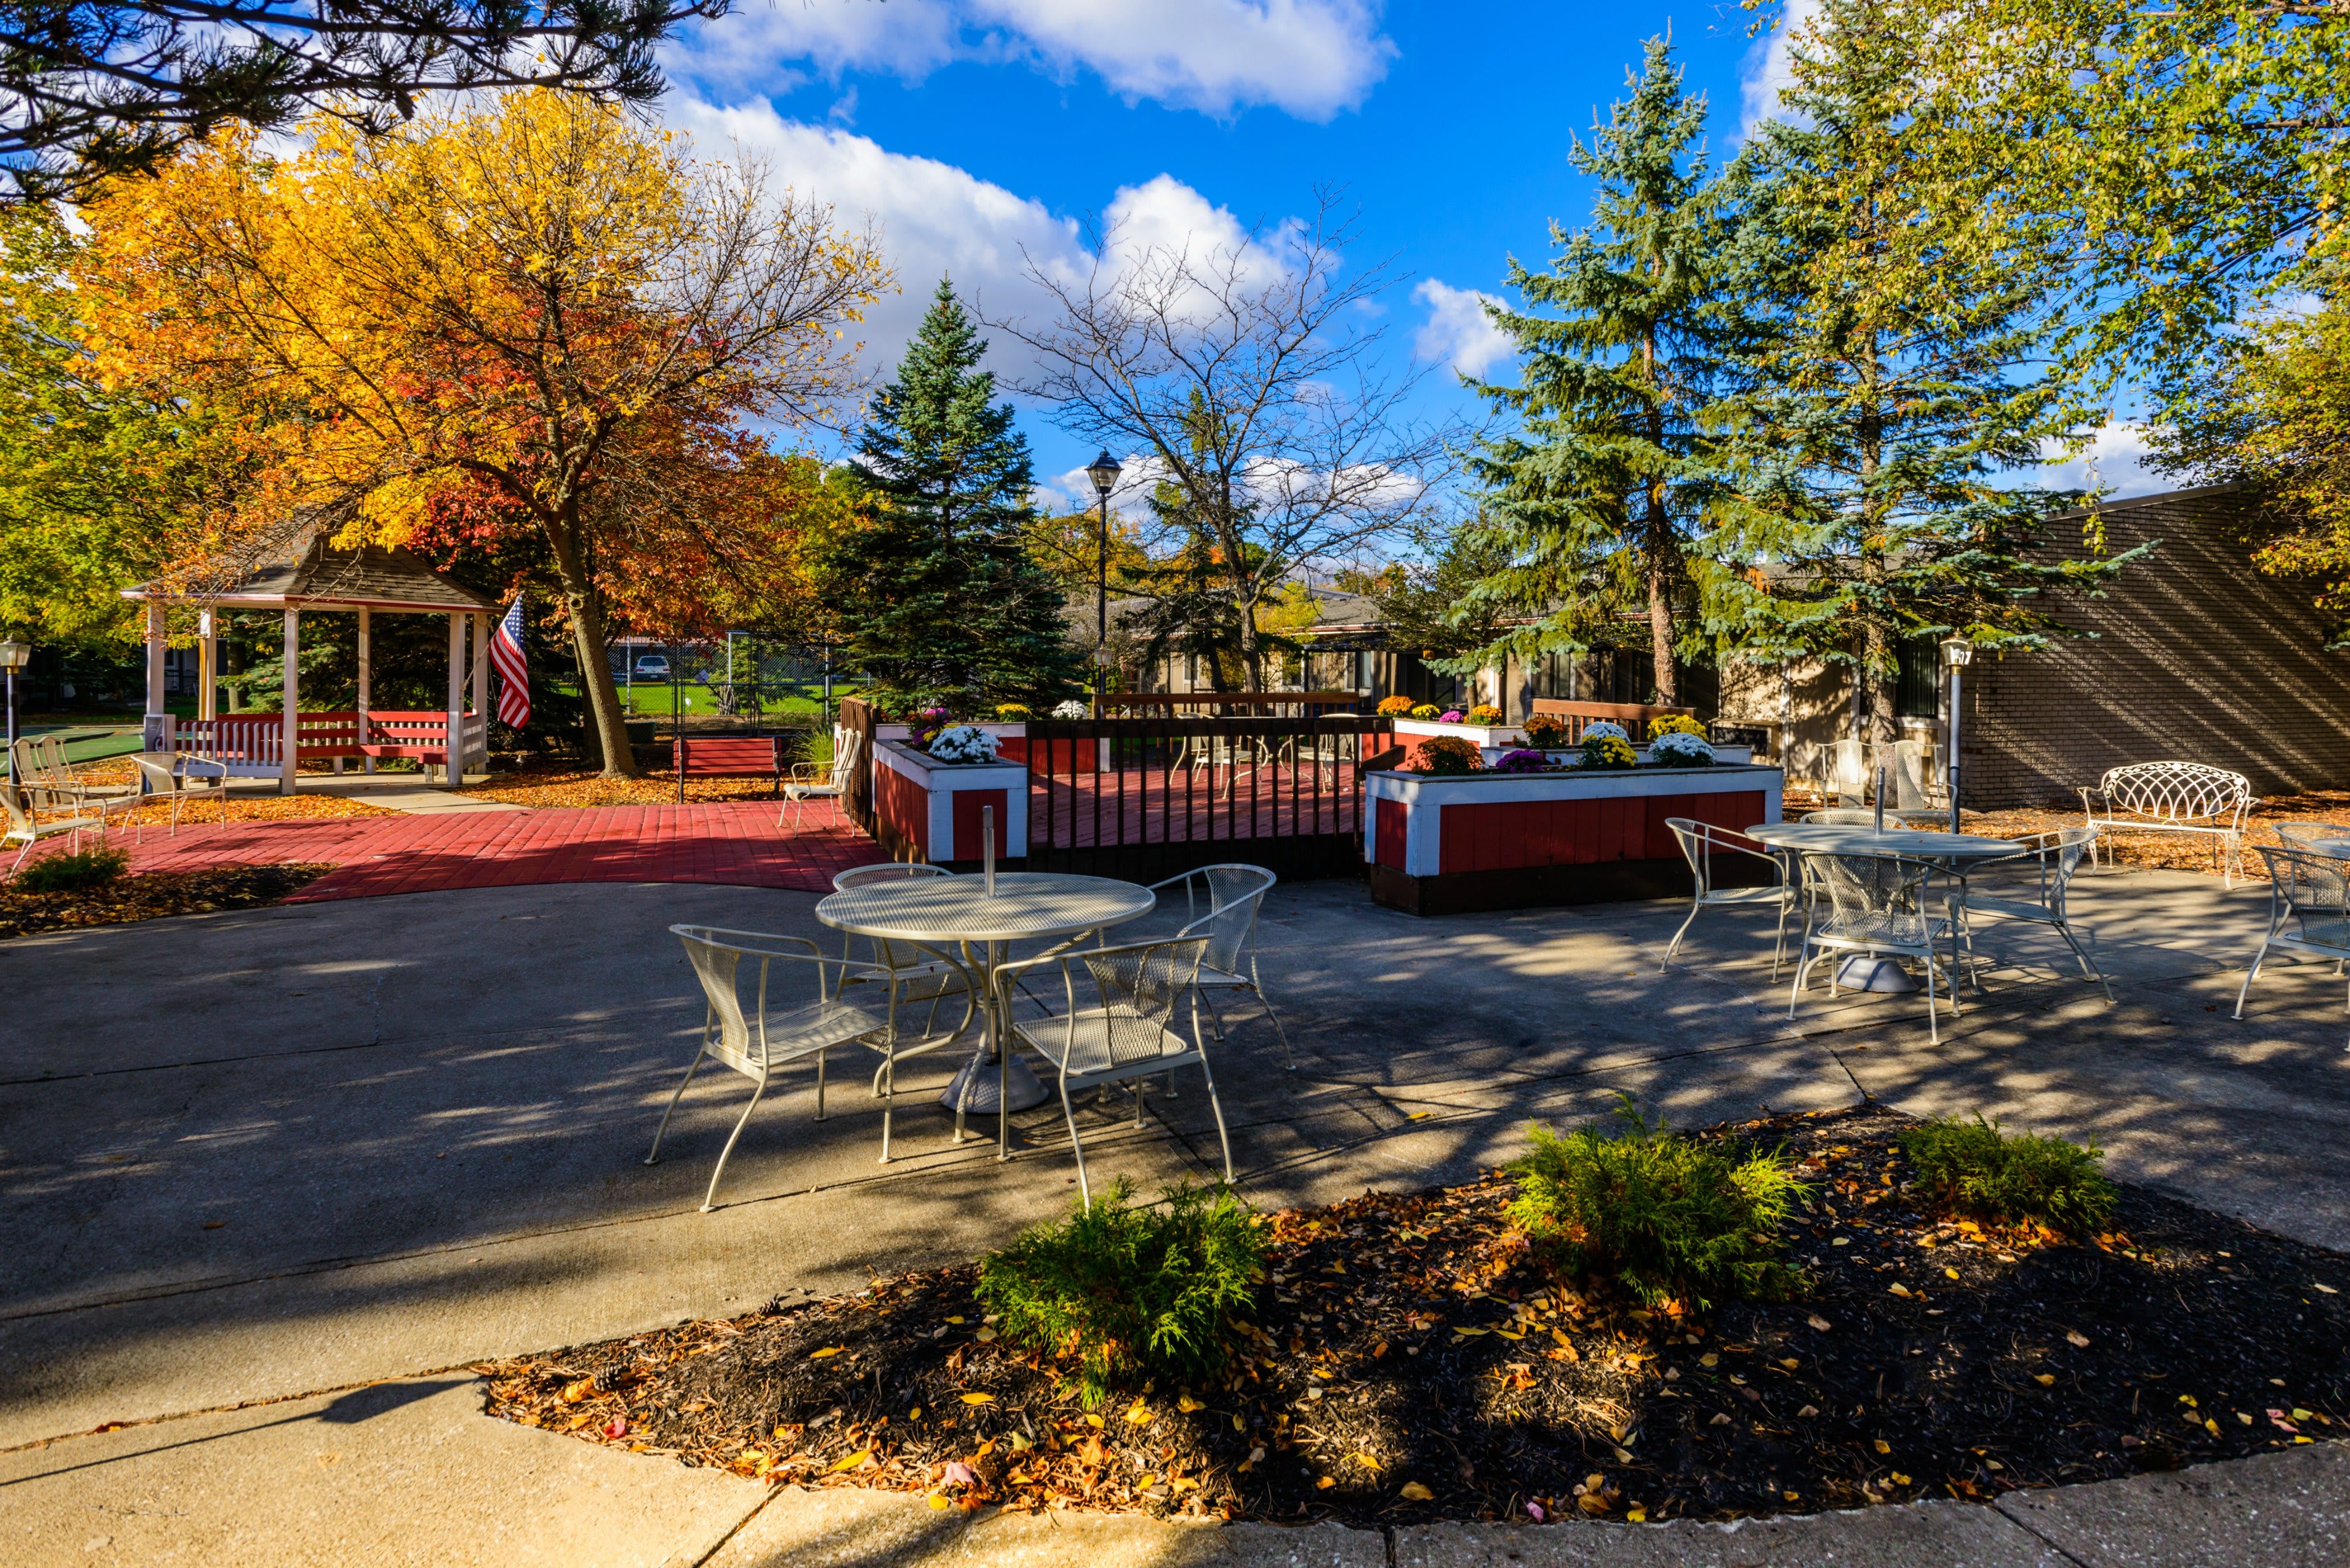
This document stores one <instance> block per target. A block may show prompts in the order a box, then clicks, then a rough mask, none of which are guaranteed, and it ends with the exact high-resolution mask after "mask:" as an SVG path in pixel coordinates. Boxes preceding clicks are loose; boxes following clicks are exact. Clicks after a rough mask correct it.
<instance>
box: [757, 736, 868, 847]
mask: <svg viewBox="0 0 2350 1568" xmlns="http://www.w3.org/2000/svg"><path fill="white" fill-rule="evenodd" d="M834 734H835V735H836V736H837V739H836V741H835V742H834V744H833V748H832V761H831V762H830V763H793V764H792V771H791V772H790V773H788V774H785V775H784V804H783V805H782V806H780V807H779V808H777V810H776V812H775V826H777V827H781V826H784V819H785V816H786V815H789V817H790V818H791V825H792V826H794V827H797V826H799V822H800V816H801V814H802V813H804V812H805V811H806V809H807V803H808V802H810V801H812V800H841V799H843V798H845V797H846V796H847V794H848V781H849V779H850V778H851V777H852V776H853V775H854V774H855V773H856V771H857V747H858V741H859V738H860V737H859V736H858V732H856V731H855V730H837V731H835V732H834Z"/></svg>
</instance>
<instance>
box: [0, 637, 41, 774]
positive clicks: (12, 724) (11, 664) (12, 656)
mask: <svg viewBox="0 0 2350 1568" xmlns="http://www.w3.org/2000/svg"><path fill="white" fill-rule="evenodd" d="M32 658H33V649H32V645H31V644H30V643H24V642H18V641H17V640H16V639H14V638H10V639H8V640H7V641H5V642H0V670H6V671H7V672H8V782H9V783H10V784H15V783H16V671H18V670H22V669H24V668H25V666H26V664H28V663H30V662H31V660H32Z"/></svg>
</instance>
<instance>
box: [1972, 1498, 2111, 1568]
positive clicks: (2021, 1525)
mask: <svg viewBox="0 0 2350 1568" xmlns="http://www.w3.org/2000/svg"><path fill="white" fill-rule="evenodd" d="M1991 1508H1992V1510H1993V1511H1996V1512H1997V1513H1998V1514H1999V1516H2000V1517H2001V1518H2002V1519H2004V1520H2006V1521H2008V1522H2009V1523H2010V1524H2012V1525H2013V1526H2015V1527H2016V1528H2017V1529H2018V1530H2021V1531H2022V1532H2023V1533H2024V1534H2026V1535H2029V1536H2030V1537H2032V1539H2033V1540H2034V1541H2037V1542H2040V1544H2041V1545H2043V1546H2045V1547H2046V1548H2048V1550H2049V1551H2051V1552H2054V1553H2056V1555H2057V1556H2059V1557H2062V1558H2063V1559H2064V1561H2065V1562H2067V1563H2072V1564H2073V1568H2089V1564H2088V1563H2087V1562H2086V1560H2085V1559H2083V1558H2079V1557H2075V1556H2074V1555H2073V1554H2072V1553H2071V1552H2067V1551H2065V1550H2064V1547H2062V1546H2060V1545H2058V1544H2057V1543H2056V1542H2054V1541H2053V1540H2051V1539H2049V1537H2048V1536H2047V1535H2045V1534H2043V1533H2042V1532H2040V1531H2038V1530H2035V1529H2033V1526H2032V1521H2030V1520H2027V1519H2024V1518H2022V1516H2021V1515H2018V1514H2013V1513H2010V1512H2009V1511H2008V1510H2007V1500H2006V1499H2005V1498H2000V1499H1997V1500H1996V1501H1993V1502H1992V1503H1991Z"/></svg>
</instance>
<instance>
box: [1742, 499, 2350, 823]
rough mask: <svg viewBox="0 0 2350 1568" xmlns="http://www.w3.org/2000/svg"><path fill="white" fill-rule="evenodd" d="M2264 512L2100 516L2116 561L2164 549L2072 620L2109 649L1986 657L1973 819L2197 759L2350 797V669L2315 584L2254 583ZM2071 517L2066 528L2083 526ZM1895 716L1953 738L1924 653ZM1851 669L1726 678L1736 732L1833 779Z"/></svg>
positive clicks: (1968, 776)
mask: <svg viewBox="0 0 2350 1568" xmlns="http://www.w3.org/2000/svg"><path fill="white" fill-rule="evenodd" d="M2247 505H2248V502H2247V499H2246V497H2245V496H2244V494H2243V493H2241V491H2239V490H2237V489H2236V488H2234V487H2233V486H2226V485H2219V486H2210V487H2208V488H2204V489H2199V490H2181V491H2174V492H2171V493H2168V494H2164V495H2147V496H2140V497H2137V498H2135V499H2132V500H2127V501H2117V502H2113V503H2110V504H2107V505H2106V506H2104V507H2102V508H2101V509H2100V511H2101V513H2102V514H2103V519H2104V524H2105V530H2106V547H2107V548H2108V549H2109V550H2111V551H2113V552H2116V553H2119V552H2121V551H2123V550H2127V549H2131V548H2133V547H2135V546H2137V545H2140V544H2143V543H2146V542H2147V541H2150V540H2151V541H2155V542H2156V547H2155V549H2154V550H2153V551H2152V553H2151V554H2150V555H2149V556H2147V559H2146V560H2144V561H2142V562H2140V563H2138V564H2137V565H2135V566H2131V567H2130V568H2129V569H2127V570H2126V571H2125V572H2123V573H2122V574H2121V575H2120V576H2118V577H2116V579H2115V581H2114V584H2113V586H2112V587H2111V588H2110V589H2109V590H2108V591H2107V593H2106V597H2103V598H2097V599H2084V600H2076V601H2073V602H2070V603H2068V604H2066V605H2064V607H2063V608H2062V610H2061V611H2060V614H2061V615H2062V618H2064V621H2065V622H2066V623H2067V624H2068V625H2072V626H2075V627H2079V628H2084V629H2085V630H2087V631H2089V632H2091V633H2094V634H2095V635H2094V636H2091V637H2083V638H2065V639H2058V640H2057V641H2056V642H2055V643H2054V646H2052V647H2050V648H2048V649H2045V650H2043V651H2039V652H2033V653H2021V654H2014V655H2011V656H2009V657H2007V658H2004V659H1992V658H1982V657H1979V658H1978V659H1977V660H1976V662H1975V663H1974V664H1973V665H1972V666H1971V667H1970V669H1969V670H1967V673H1966V680H1965V681H1964V683H1963V691H1964V693H1965V696H1964V702H1965V712H1964V714H1963V716H1962V720H1963V722H1961V724H1960V744H1961V745H1962V747H1963V748H1964V752H1965V755H1964V757H1963V758H1962V761H1963V763H1964V767H1963V770H1962V777H1961V784H1962V787H1963V788H1964V790H1965V793H1966V804H1967V805H1969V806H1970V807H1974V808H1978V809H1983V810H1994V809H1997V808H2000V807H2002V806H2013V805H2042V804H2048V803H2054V802H2058V801H2062V802H2065V803H2068V804H2071V805H2075V806H2077V805H2079V796H2078V794H2076V793H2075V791H2076V790H2077V789H2078V788H2079V786H2081V785H2083V784H2095V782H2096V780H2097V777H2098V775H2099V774H2102V773H2104V772H2105V770H2106V769H2107V768H2109V767H2114V766H2116V765H2118V764H2120V763H2134V762H2153V761H2158V760H2161V759H2164V758H2171V757H2176V758H2182V759H2185V760H2189V761H2192V762H2200V763H2212V764H2215V765H2217V766H2220V767H2226V768H2233V769H2235V770H2237V771H2238V772H2241V773H2243V774H2247V775H2249V776H2250V777H2251V781H2252V785H2253V787H2254V788H2255V789H2257V790H2259V791H2261V792H2262V793H2264V794H2273V793H2277V792H2280V791H2291V790H2303V789H2316V788H2327V787H2340V786H2343V785H2345V784H2350V652H2329V651H2328V650H2327V649H2326V646H2325V642H2326V636H2327V632H2328V630H2329V627H2328V624H2327V622H2326V621H2325V619H2324V618H2323V617H2322V616H2320V615H2319V614H2318V613H2317V611H2316V610H2315V608H2314V604H2313V600H2314V597H2315V591H2314V587H2313V586H2312V585H2310V584H2307V583H2300V582H2294V581H2292V580H2289V579H2284V578H2279V577H2272V576H2263V575H2262V574H2261V573H2259V572H2257V571H2255V570H2253V568H2252V566H2251V560H2250V558H2249V556H2250V547H2249V546H2248V545H2247V544H2246V543H2245V542H2244V537H2243V535H2244V529H2245V523H2246V520H2247V511H2246V508H2247ZM2082 516H2083V514H2071V515H2070V516H2069V517H2068V518H2066V519H2065V520H2064V522H2063V523H2060V526H2063V525H2066V524H2073V523H2077V522H2078V521H2080V520H2081V518H2082ZM1911 665H1912V666H1913V667H1912V668H1909V669H1905V670H1904V671H1903V675H1902V678H1901V679H1900V680H1895V681H1888V682H1887V686H1888V687H1890V688H1891V690H1890V691H1888V692H1887V699H1888V701H1887V702H1884V703H1880V704H1879V710H1880V711H1882V710H1883V708H1884V707H1886V706H1890V707H1891V708H1892V709H1893V710H1894V711H1895V712H1896V713H1897V714H1898V719H1897V721H1896V722H1897V723H1898V725H1899V727H1900V730H1901V732H1903V734H1905V735H1917V736H1918V737H1920V738H1929V739H1931V740H1933V741H1934V742H1936V744H1935V753H1936V771H1937V773H1938V774H1939V772H1940V769H1941V762H1942V758H1941V752H1942V750H1943V747H1942V746H1941V744H1940V743H1939V742H1940V741H1941V740H1942V738H1943V737H1945V736H1947V734H1948V733H1949V728H1948V724H1949V716H1948V712H1947V708H1948V701H1947V698H1948V681H1947V678H1945V677H1943V676H1941V674H1940V672H1939V671H1937V670H1934V668H1933V666H1932V662H1931V650H1930V649H1926V648H1923V647H1921V648H1920V649H1918V650H1916V653H1915V655H1914V656H1913V658H1912V659H1911ZM1851 702H1852V686H1851V682H1850V680H1849V679H1848V677H1847V676H1846V673H1845V672H1844V671H1843V670H1824V669H1821V668H1817V667H1814V668H1811V669H1803V668H1798V669H1796V670H1794V671H1793V672H1792V679H1790V680H1785V681H1783V680H1782V679H1781V676H1780V672H1779V671H1777V670H1757V669H1753V668H1740V667H1731V668H1729V669H1725V670H1722V672H1721V706H1720V712H1719V718H1720V719H1721V721H1722V722H1727V723H1739V724H1752V725H1755V726H1759V727H1767V728H1768V729H1769V730H1770V731H1771V732H1772V737H1773V746H1774V750H1777V751H1779V752H1781V753H1784V756H1785V760H1786V762H1787V763H1788V764H1789V771H1790V774H1792V775H1794V776H1816V775H1817V774H1818V773H1819V770H1820V763H1821V758H1822V753H1823V751H1824V749H1825V745H1826V744H1827V742H1831V741H1834V740H1836V739H1840V738H1842V737H1845V736H1848V735H1850V734H1852V733H1853V729H1852V718H1851Z"/></svg>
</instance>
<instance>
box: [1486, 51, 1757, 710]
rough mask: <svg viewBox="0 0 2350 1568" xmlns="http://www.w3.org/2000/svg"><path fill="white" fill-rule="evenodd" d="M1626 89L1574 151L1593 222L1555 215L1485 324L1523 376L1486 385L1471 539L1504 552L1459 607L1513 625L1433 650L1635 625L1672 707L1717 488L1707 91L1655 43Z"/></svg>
mask: <svg viewBox="0 0 2350 1568" xmlns="http://www.w3.org/2000/svg"><path fill="white" fill-rule="evenodd" d="M1627 85H1628V86H1630V88H1631V89H1632V96H1631V97H1630V98H1628V99H1621V100H1618V101H1617V103H1616V104H1615V105H1614V106H1613V108H1612V109H1611V111H1610V113H1609V117H1608V119H1607V123H1606V124H1605V125H1600V126H1596V127H1595V128H1594V130H1593V131H1592V137H1591V141H1590V143H1589V145H1587V146H1586V144H1585V143H1584V142H1583V141H1582V140H1581V139H1579V138H1578V139H1576V140H1575V144H1574V147H1573V149H1572V151H1570V153H1569V159H1570V161H1572V162H1573V163H1574V165H1575V168H1576V169H1578V170H1580V171H1582V172H1583V173H1585V174H1587V175H1589V176H1590V177H1591V178H1592V179H1593V180H1595V181H1596V182H1598V187H1599V190H1598V195H1597V197H1596V201H1595V202H1594V206H1593V214H1592V222H1591V224H1590V226H1589V227H1587V228H1585V229H1582V230H1579V231H1577V232H1576V233H1575V234H1573V235H1571V236H1570V235H1568V234H1565V233H1564V232H1563V231H1562V230H1561V229H1560V228H1559V227H1558V226H1557V225H1556V224H1555V223H1554V224H1553V225H1552V227H1551V240H1552V244H1554V245H1555V246H1556V247H1557V249H1558V254H1557V256H1556V259H1555V261H1554V262H1553V264H1552V265H1551V267H1550V269H1549V270H1548V271H1547V272H1540V273H1537V272H1532V271H1529V270H1528V269H1526V268H1525V267H1524V266H1523V265H1519V264H1518V263H1517V262H1516V261H1514V260H1513V261H1512V263H1511V264H1510V275H1509V282H1510V286H1511V287H1513V289H1515V290H1516V291H1517V292H1518V294H1519V295H1520V296H1522V297H1523V300H1524V301H1525V304H1526V306H1527V308H1526V310H1525V311H1523V312H1517V311H1506V310H1505V311H1498V312H1496V313H1495V315H1494V317H1493V319H1494V321H1495V323H1496V324H1497V325H1498V326H1499V327H1501V328H1502V329H1503V331H1504V332H1506V333H1508V334H1509V335H1510V337H1511V338H1512V339H1513V341H1514V342H1515V343H1516V345H1517V348H1518V352H1519V353H1520V355H1522V356H1523V363H1522V367H1521V370H1520V376H1519V379H1518V382H1517V384H1516V385H1514V386H1498V385H1487V386H1483V387H1481V388H1480V389H1479V390H1480V391H1482V393H1483V394H1484V395H1485V396H1486V397H1487V398H1488V399H1489V400H1492V402H1493V403H1494V405H1495V406H1496V407H1498V408H1499V409H1501V410H1503V411H1504V412H1506V413H1507V414H1509V415H1511V416H1512V417H1513V420H1514V421H1515V424H1516V430H1515V431H1514V433H1512V434H1510V435H1507V436H1504V437H1503V438H1500V439H1498V440H1494V441H1489V442H1487V443H1486V444H1485V445H1484V446H1483V448H1482V450H1481V452H1479V453H1478V454H1477V456H1476V457H1475V459H1474V460H1473V462H1472V472H1474V473H1475V475H1476V476H1477V478H1478V479H1479V480H1480V481H1481V482H1482V485H1483V488H1484V496H1483V504H1482V521H1481V522H1480V523H1478V524H1473V525H1472V527H1471V532H1472V533H1474V534H1475V535H1477V537H1478V543H1479V547H1480V548H1481V550H1482V551H1484V552H1489V553H1490V552H1495V551H1498V552H1499V553H1501V554H1502V555H1503V556H1505V557H1506V558H1507V561H1508V565H1507V566H1504V567H1503V569H1501V570H1499V571H1496V572H1494V573H1493V574H1492V575H1491V576H1486V577H1484V578H1482V580H1481V581H1480V582H1479V583H1478V585H1477V586H1476V587H1475V588H1474V589H1472V590H1471V595H1470V597H1469V599H1468V601H1467V603H1466V605H1465V607H1464V609H1465V611H1466V613H1469V614H1471V615H1473V616H1479V617H1484V618H1492V617H1494V616H1496V615H1500V614H1509V615H1514V616H1517V617H1521V618H1523V619H1522V620H1521V621H1520V623H1519V624H1517V625H1516V626H1515V627H1514V628H1513V629H1512V630H1511V631H1510V632H1509V633H1508V635H1506V636H1504V637H1503V638H1501V639H1498V640H1497V641H1494V642H1493V643H1492V645H1491V646H1489V647H1486V648H1482V649H1477V650H1475V651H1474V652H1472V653H1470V654H1467V655H1463V656H1461V657H1459V658H1455V659H1449V660H1445V661H1443V663H1444V666H1445V667H1446V668H1454V667H1459V668H1474V667H1475V666H1477V665H1481V664H1485V663H1490V662H1492V661H1493V660H1494V659H1497V658H1498V657H1501V656H1503V655H1505V654H1513V655H1515V656H1517V657H1519V658H1521V659H1526V660H1528V661H1530V662H1531V661H1532V660H1534V659H1538V658H1540V657H1541V656H1542V655H1544V654H1546V653H1553V652H1559V651H1567V652H1573V653H1578V654H1579V653H1581V652H1583V651H1584V650H1585V649H1587V648H1589V647H1591V646H1592V645H1593V644H1594V643H1595V642H1596V641H1599V640H1601V639H1610V640H1612V633H1613V630H1614V628H1617V627H1618V626H1620V625H1621V624H1622V623H1623V621H1624V620H1625V619H1626V618H1645V619H1646V620H1647V622H1648V643H1649V657H1650V659H1651V662H1652V665H1653V668H1654V670H1655V686H1656V691H1657V695H1658V701H1663V702H1671V701H1673V700H1674V697H1675V695H1676V684H1675V680H1674V670H1673V656H1674V653H1675V651H1676V649H1677V645H1678V644H1679V642H1680V641H1681V636H1680V628H1679V622H1678V618H1677V613H1676V612H1677V608H1678V607H1679V606H1681V605H1684V604H1686V603H1687V602H1688V600H1689V597H1690V592H1691V576H1690V548H1691V542H1692V539H1693V537H1694V536H1696V535H1700V534H1701V533H1702V532H1703V530H1704V528H1705V526H1706V524H1705V514H1706V511H1707V508H1708V506H1709V505H1710V504H1711V502H1712V500H1713V499H1714V497H1715V496H1716V495H1717V494H1718V493H1719V492H1720V490H1721V483H1720V478H1719V472H1718V466H1719V465H1718V462H1717V457H1716V447H1717V445H1718V443H1717V441H1716V440H1715V437H1714V436H1713V434H1712V433H1711V431H1709V429H1708V428H1707V425H1708V410H1709V409H1710V407H1711V402H1712V399H1713V390H1712V386H1713V379H1714V370H1713V358H1714V354H1715V345H1714V337H1715V335H1716V328H1715V326H1714V323H1713V321H1712V319H1711V305H1712V299H1713V293H1714V288H1713V281H1712V277H1711V272H1712V265H1713V254H1714V252H1715V250H1716V248H1717V246H1718V244H1719V233H1718V231H1719V229H1720V221H1719V217H1718V214H1717V212H1716V203H1715V202H1714V200H1713V196H1712V192H1711V186H1712V183H1713V182H1712V181H1711V176H1710V173H1709V171H1708V167H1707V162H1706V159H1705V155H1704V152H1703V151H1702V149H1701V148H1700V145H1699V144H1700V138H1701V136H1702V134H1703V131H1704V126H1705V115H1706V100H1705V98H1704V96H1703V95H1702V94H1698V95H1690V94H1688V93H1685V92H1684V91H1683V90H1682V88H1681V71H1680V68H1679V67H1677V66H1675V65H1674V64H1673V63H1672V48H1671V45H1670V43H1669V41H1668V40H1666V39H1663V38H1651V39H1649V40H1648V48H1647V57H1646V61H1645V64H1644V67H1643V68H1642V70H1641V73H1640V75H1639V77H1638V79H1637V80H1632V79H1630V78H1628V75H1627ZM1538 313H1539V314H1538Z"/></svg>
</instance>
